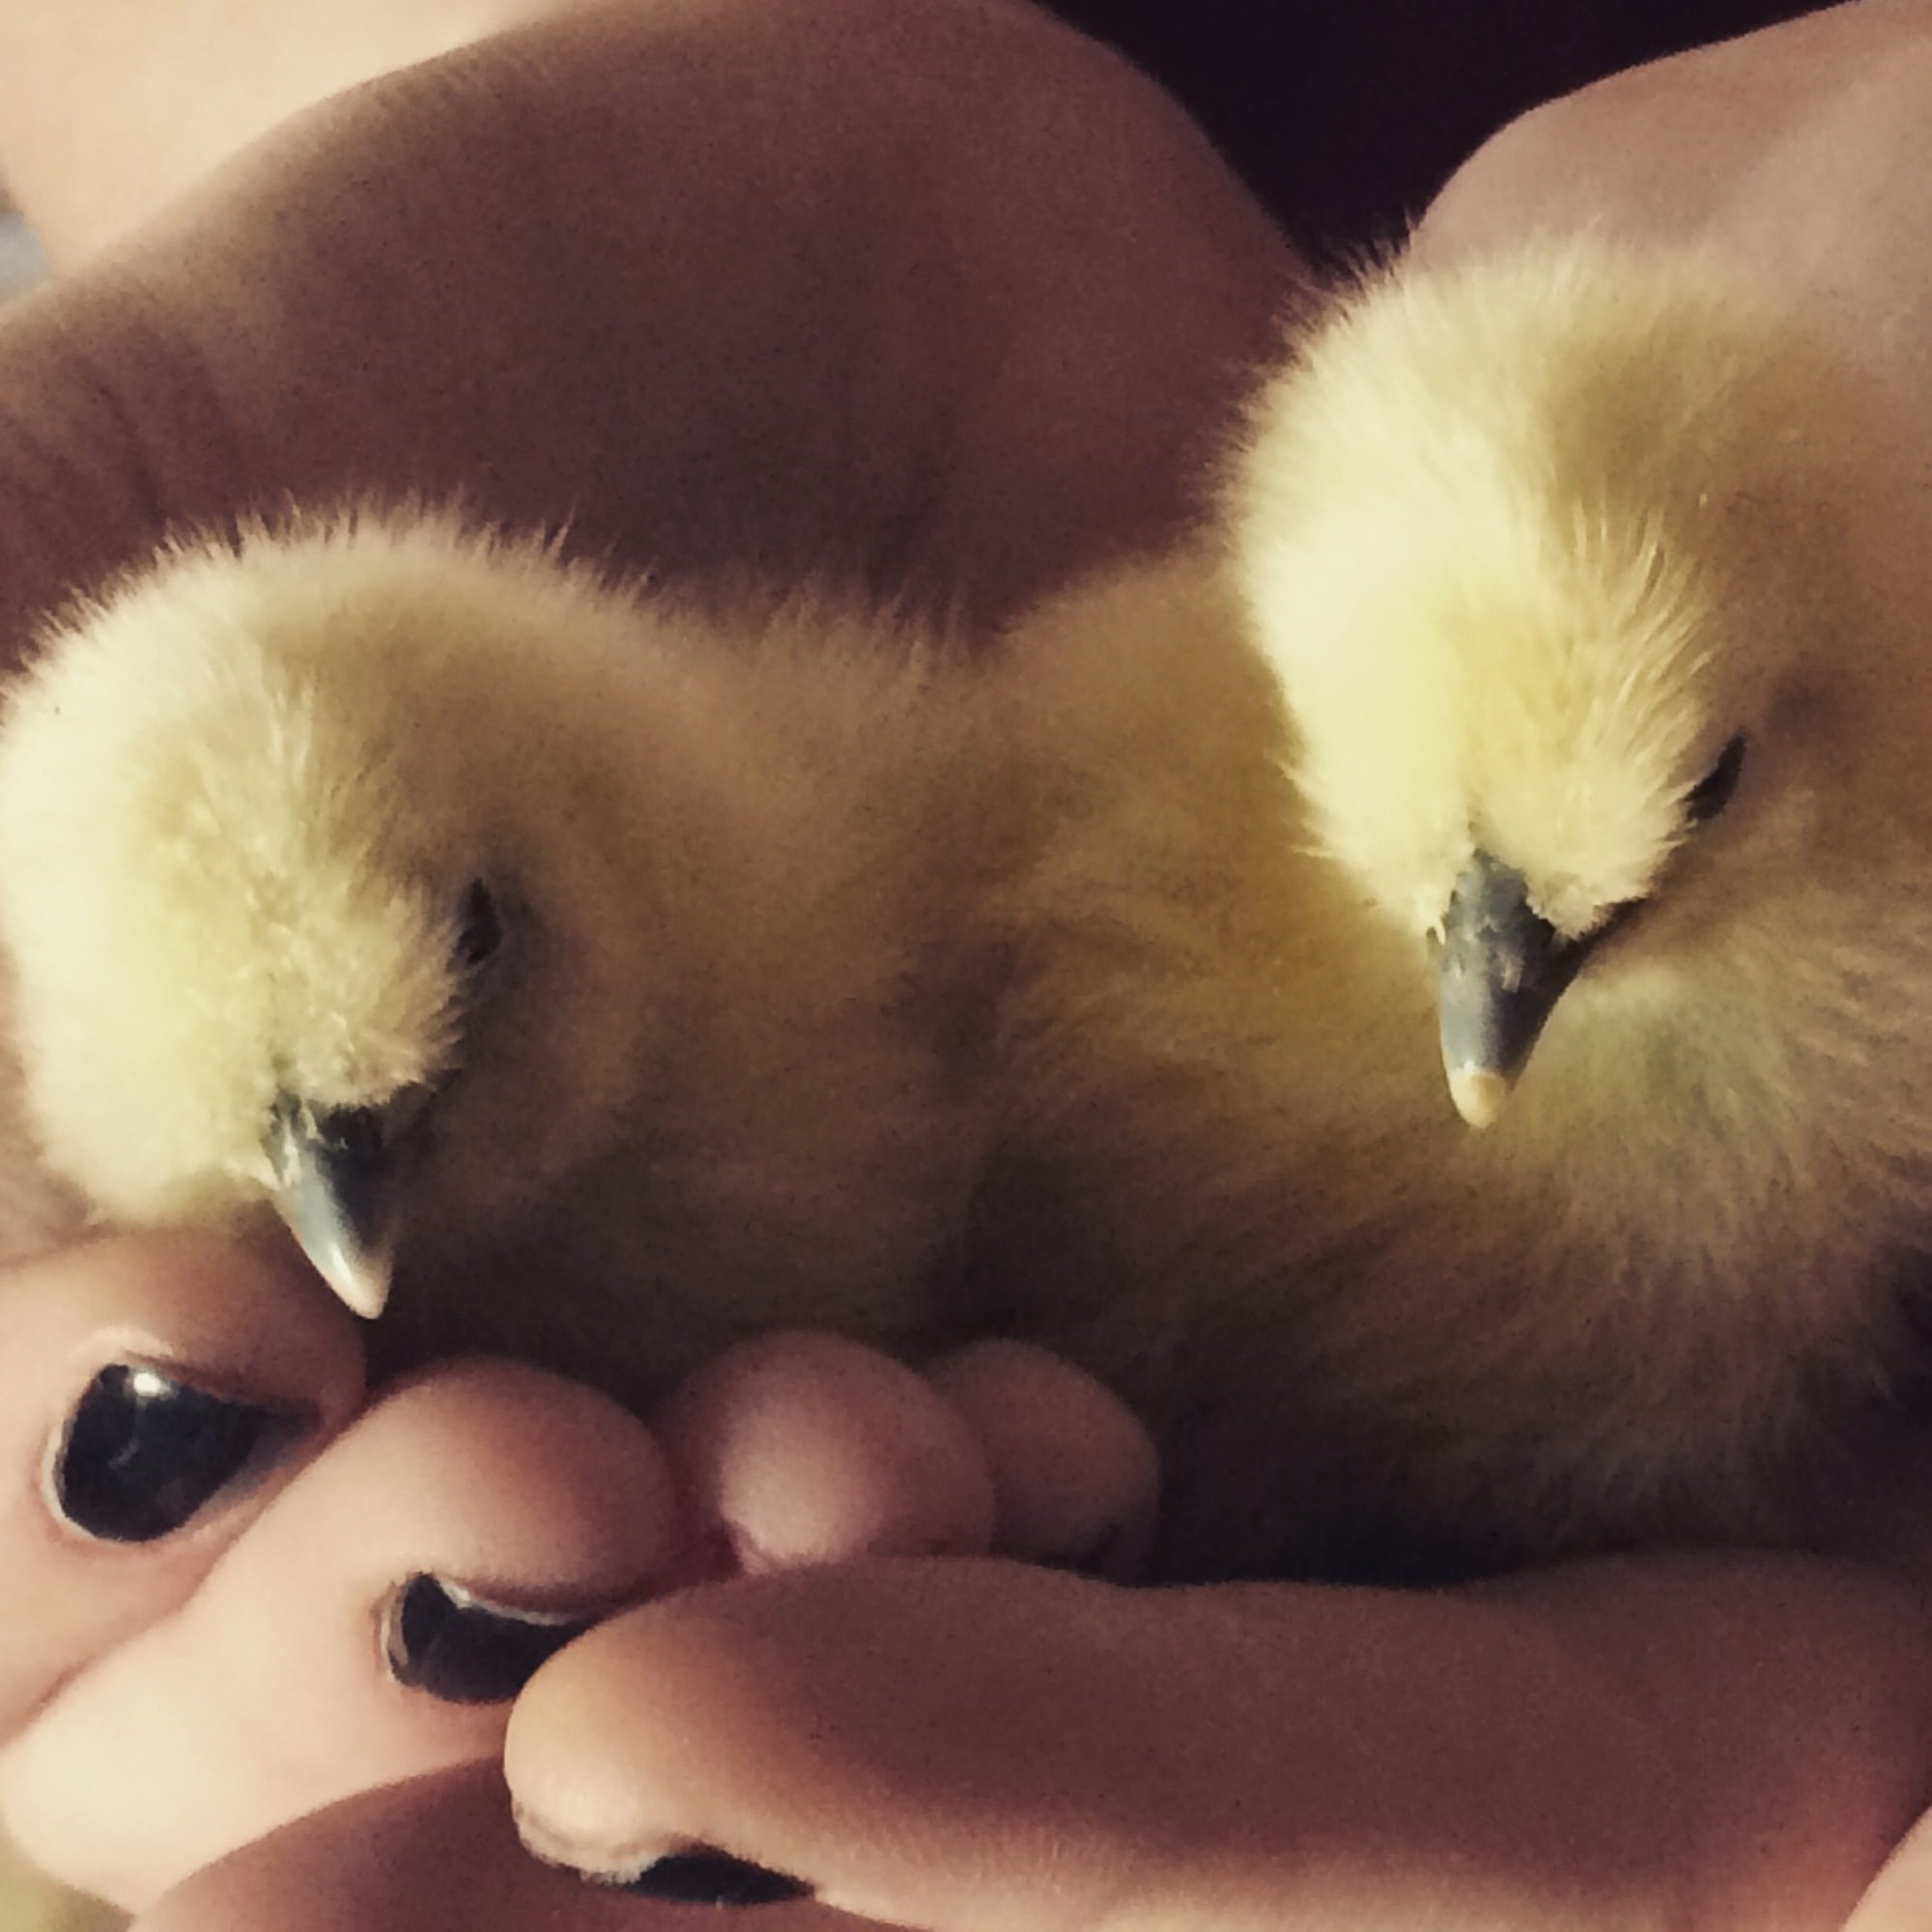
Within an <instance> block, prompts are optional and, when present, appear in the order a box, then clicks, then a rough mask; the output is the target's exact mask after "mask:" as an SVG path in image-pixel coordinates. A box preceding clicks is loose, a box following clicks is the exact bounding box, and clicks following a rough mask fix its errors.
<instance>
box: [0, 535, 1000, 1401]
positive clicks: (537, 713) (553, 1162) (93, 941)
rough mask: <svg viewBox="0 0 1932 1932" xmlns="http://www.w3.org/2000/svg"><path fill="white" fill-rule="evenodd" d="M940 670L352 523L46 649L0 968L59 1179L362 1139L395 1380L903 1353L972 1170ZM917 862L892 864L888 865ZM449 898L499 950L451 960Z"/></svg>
mask: <svg viewBox="0 0 1932 1932" xmlns="http://www.w3.org/2000/svg"><path fill="white" fill-rule="evenodd" d="M933 663H934V656H933V652H932V650H931V649H930V648H927V647H925V646H923V645H921V644H920V642H919V640H917V639H909V638H907V637H906V636H904V635H903V634H901V633H900V632H899V631H898V630H897V628H896V627H895V626H894V625H893V624H891V623H890V622H888V621H885V620H882V619H880V618H878V617H876V616H875V615H872V614H870V613H864V612H860V611H856V610H851V611H848V610H845V609H842V608H841V607H838V605H836V604H834V603H832V602H829V601H827V600H823V599H811V598H798V599H794V600H791V601H789V602H776V603H775V602H771V601H769V600H767V601H764V602H759V601H758V600H756V599H754V598H752V597H749V596H745V597H736V598H722V597H721V598H720V599H719V600H718V602H717V604H716V605H715V606H714V607H712V608H706V607H703V606H701V605H699V604H698V603H696V602H693V601H691V600H690V599H684V600H673V599H668V598H666V597H660V596H646V595H643V594H640V593H634V592H632V591H628V590H624V589H620V588H615V587H612V586H611V585H609V584H607V583H605V582H600V581H598V580H597V579H596V578H595V577H594V575H593V574H592V573H590V572H588V571H586V570H584V569H582V568H576V569H570V568H565V567H563V566H561V565H560V564H559V563H558V562H557V560H556V559H555V557H554V554H551V553H550V552H548V551H546V550H544V549H542V548H540V547H538V546H535V545H532V544H521V543H512V542H497V541H491V540H489V539H486V538H483V537H479V536H475V535H472V534H467V533H465V532H464V531H463V530H461V529H460V528H459V527H458V526H456V525H454V524H452V523H447V522H441V521H438V520H436V519H433V518H420V517H416V518H381V517H376V516H372V515H368V514H364V515H362V516H360V517H357V518H349V519H344V520H340V521H337V522H334V523H330V524H321V525H317V526H312V527H307V528H304V529H300V530H298V531H296V532H294V533H292V534H289V533H285V534H282V535H279V536H270V535H269V534H267V533H265V532H262V531H255V532H251V533H248V534H245V535H244V536H242V537H241V539H240V540H239V542H236V543H211V544H205V545H198V546H192V547H188V548H185V549H182V550H180V551H179V552H177V553H175V554H171V555H169V556H167V557H165V558H163V559H161V560H160V561H159V562H158V563H157V564H156V566H155V567H154V568H152V569H150V570H147V571H145V572H144V573H142V574H141V575H139V576H138V577H134V578H130V579H129V580H128V582H125V583H123V584H121V585H119V586H117V587H116V588H115V589H114V590H113V591H112V592H111V593H110V594H108V595H106V596H105V597H103V598H102V599H101V600H99V601H98V602H96V603H93V604H91V605H89V606H86V607H84V608H82V609H79V610H77V611H74V612H72V613H71V616H70V617H69V619H68V621H67V622H66V623H65V625H64V626H63V627H62V628H61V630H60V631H59V633H58V634H57V635H55V636H54V637H53V638H52V639H50V640H49V642H48V644H47V646H46V648H45V650H44V652H43V655H42V656H41V658H40V660H39V662H38V663H37V665H36V666H35V667H34V668H32V669H31V670H30V672H29V673H28V674H27V675H26V676H25V678H24V679H23V680H22V682H21V683H20V685H19V686H18V687H17V688H16V690H15V691H14V694H13V696H12V699H11V704H10V708H9V710H8V713H7V716H6V722H5V729H4V739H0V882H4V883H0V936H3V937H4V941H5V945H6V949H7V952H8V954H9V956H10V959H11V963H12V968H13V971H14V977H15V980H16V998H17V1001H18V1012H19V1021H20V1038H21V1047H22V1055H23V1060H24V1073H25V1080H26V1087H27V1097H28V1102H29V1106H30V1110H31V1113H32V1117H33V1121H34V1124H35V1126H36V1128H37V1131H38V1134H39V1137H40V1140H41V1143H42V1145H43V1149H44V1151H45V1152H46V1154H47V1156H48V1159H49V1160H50V1162H51V1164H52V1165H53V1166H54V1168H55V1169H56V1170H58V1171H59V1172H60V1173H61V1174H62V1175H64V1176H66V1177H68V1178H70V1179H72V1180H73V1181H74V1182H76V1183H77V1184H78V1185H79V1186H80V1187H81V1188H82V1190H83V1191H84V1192H85V1193H86V1195H87V1196H88V1197H89V1198H90V1199H91V1200H92V1201H93V1202H94V1204H95V1205H96V1207H97V1208H99V1211H100V1212H101V1213H102V1214H104V1215H106V1216H107V1217H110V1218H112V1219H114V1220H117V1221H121V1222H129V1223H134V1224H146V1223H156V1222H168V1221H179V1220H195V1219H209V1218H220V1217H226V1216H231V1215H235V1214H238V1213H243V1212H246V1211H248V1210H250V1209H251V1208H252V1207H253V1206H254V1204H258V1203H261V1202H264V1201H266V1200H267V1199H268V1198H269V1197H270V1195H271V1194H273V1193H274V1192H275V1188H276V1182H277V1173H276V1169H275V1165H274V1161H273V1158H272V1155H271V1152H270V1143H271V1138H272V1136H271V1132H270V1128H271V1122H272V1119H273V1116H274V1113H275V1110H276V1109H277V1107H278V1106H280V1105H282V1104H284V1103H285V1102H286V1103H289V1104H292V1105H294V1106H296V1107H297V1108H298V1109H299V1110H305V1111H304V1113H303V1117H304V1118H309V1117H314V1118H331V1117H334V1116H335V1115H336V1114H338V1113H339V1112H340V1111H341V1110H357V1109H359V1110H363V1113H364V1115H365V1117H366V1118H370V1119H375V1120H379V1121H380V1122H382V1123H383V1131H384V1134H385V1135H391V1134H392V1135H393V1148H392V1149H390V1150H389V1151H388V1152H387V1153H385V1156H384V1157H385V1159H388V1160H389V1161H390V1162H391V1164H392V1165H393V1166H394V1168H395V1170H396V1174H395V1177H394V1179H395V1181H396V1185H397V1190H398V1195H399V1202H400V1206H399V1211H398V1213H397V1215H396V1222H397V1238H398V1239H399V1241H400V1249H399V1253H398V1254H397V1257H396V1279H397V1302H396V1308H395V1311H394V1315H395V1319H394V1320H393V1321H391V1322H390V1323H389V1325H388V1329H387V1331H385V1332H389V1333H391V1334H394V1335H396V1336H399V1337H401V1338H404V1340H405V1341H406V1343H407V1344H408V1346H409V1347H411V1348H414V1347H417V1346H438V1347H448V1346H451V1345H454V1344H459V1343H460V1344H469V1345H492V1346H502V1347H508V1348H514V1349H517V1350H523V1351H526V1352H528V1353H531V1354H534V1355H537V1356H539V1357H542V1358H544V1359H547V1360H550V1361H554V1362H556V1363H559V1364H560V1365H563V1366H565V1367H569V1368H573V1369H576V1370H578V1371H580V1372H582V1373H587V1374H590V1375H592V1376H594V1378H596V1379H598V1380H600V1381H602V1382H604V1383H606V1384H607V1385H611V1386H613V1387H616V1388H618V1389H619V1390H621V1391H622V1392H624V1393H626V1394H629V1395H632V1396H639V1395H642V1394H645V1393H648V1392H649V1391H650V1390H651V1389H653V1388H655V1387H656V1386H658V1385H659V1383H660V1382H661V1381H662V1379H663V1378H664V1377H665V1376H666V1375H667V1374H668V1373H670V1372H671V1371H673V1370H675V1369H676V1368H678V1367H680V1366H682V1365H684V1364H686V1363H688V1362H689V1361H691V1360H693V1359H694V1358H696V1357H697V1356H699V1355H701V1354H703V1353H705V1352H707V1351H708V1350H712V1349H714V1348H716V1347H717V1346H719V1345H720V1344H721V1343H723V1342H724V1341H726V1340H728V1339H730V1338H731V1337H733V1336H736V1335H742V1334H745V1333H749V1332H754V1331H757V1330H759V1329H761V1328H765V1327H769V1326H770V1325H772V1324H773V1323H774V1322H775V1321H790V1320H794V1319H797V1318H798V1317H799V1316H800V1314H801V1312H802V1311H810V1314H811V1316H812V1318H813V1319H815V1320H818V1321H823V1322H825V1323H827V1324H828V1325H835V1326H841V1327H848V1328H853V1329H857V1330H859V1331H862V1332H865V1333H867V1334H879V1335H884V1336H892V1335H894V1334H897V1333H901V1332H904V1331H905V1330H907V1329H908V1328H910V1327H911V1326H912V1325H914V1324H915V1323H916V1322H917V1321H919V1320H920V1319H921V1318H922V1316H923V1310H924V1307H925V1302H926V1296H927V1283H928V1276H929V1273H930V1267H931V1263H932V1260H933V1257H934V1256H935V1254H936V1253H937V1252H938V1251H939V1250H940V1249H941V1248H942V1247H944V1246H946V1245H947V1244H948V1243H949V1241H950V1240H951V1238H952V1235H953V1233H954V1230H955V1228H956V1224H957V1221H958V1218H959V1214H960V1211H961V1206H962V1202H963V1199H964V1195H965V1191H966V1188H967V1186H968V1184H969V1180H970V1165H971V1147H972V1139H971V1133H970V1128H969V1117H968V1114H967V1111H966V1109H965V1107H964V1106H963V1105H962V1095H961V1082H960V1080H959V1077H958V1073H957V1069H956V1068H955V1067H954V1066H953V1065H952V1055H953V1052H954V1043H953V1039H952V1027H953V1024H954V1022H953V1010H954V1009H955V1008H956V1007H957V1005H958V1004H959V1002H958V1000H957V999H952V1000H943V1001H942V1000H939V999H938V997H937V995H936V993H935V988H936V987H937V986H938V985H939V984H940V983H941V982H943V981H945V980H948V978H949V976H950V975H952V973H953V971H954V970H955V969H954V955H953V954H952V952H950V951H944V952H935V950H934V948H935V942H936V939H937V936H938V934H939V932H940V927H941V923H942V921H943V919H944V916H945V915H944V895H943V890H942V887H941V885H940V883H939V882H940V881H941V880H942V879H944V878H950V877H953V876H956V875H957V873H958V871H959V867H957V866H956V865H948V864H945V863H943V852H944V848H945V846H946V844H947V841H948V839H949V838H950V837H951V836H952V835H951V834H950V833H949V831H948V827H949V825H950V824H952V821H953V820H954V818H955V816H956V815H957V814H958V813H960V812H963V811H964V810H967V806H968V798H967V791H966V786H965V784H964V782H963V781H962V780H961V779H960V777H959V775H958V774H957V773H956V772H954V771H953V770H952V768H951V767H950V765H949V763H948V761H947V758H946V757H945V756H944V755H943V754H942V752H941V749H940V747H939V744H938V741H937V738H936V736H935V735H934V734H931V733H928V732H925V731H924V729H923V720H925V719H927V718H929V717H930V718H937V717H939V716H940V715H942V714H941V713H939V712H938V711H936V710H934V709H933V708H931V707H928V706H925V705H924V704H923V701H922V695H923V688H924V686H925V684H926V683H927V681H928V680H929V678H930V677H931V675H932V674H933ZM915 828H916V830H915ZM474 887H482V888H485V889H487V892H488V894H489V895H490V898H491V905H490V907H489V912H490V915H491V918H492V920H493V922H494V923H497V924H498V925H500V929H501V934H502V938H501V945H500V951H499V952H497V955H496V956H494V957H492V958H490V959H488V960H487V961H482V962H476V963H473V964H466V962H465V957H464V951H465V948H466V946H468V945H471V944H472V943H473V935H467V934H466V932H465V930H464V921H465V917H466V909H467V908H468V906H469V895H470V893H471V891H472V888H474Z"/></svg>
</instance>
